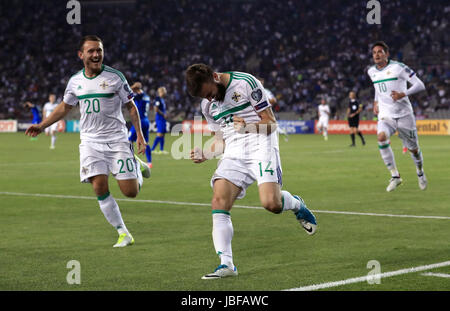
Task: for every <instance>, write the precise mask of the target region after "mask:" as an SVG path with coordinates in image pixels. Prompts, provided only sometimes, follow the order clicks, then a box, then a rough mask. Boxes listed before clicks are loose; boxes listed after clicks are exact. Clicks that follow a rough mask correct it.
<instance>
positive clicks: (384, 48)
mask: <svg viewBox="0 0 450 311" xmlns="http://www.w3.org/2000/svg"><path fill="white" fill-rule="evenodd" d="M376 46H381V47H382V48H383V50H384V52H386V53H387V52H389V47H388V45H387V44H386V42H384V41H377V42H375V43H374V44H372V50H373V48H374V47H376Z"/></svg>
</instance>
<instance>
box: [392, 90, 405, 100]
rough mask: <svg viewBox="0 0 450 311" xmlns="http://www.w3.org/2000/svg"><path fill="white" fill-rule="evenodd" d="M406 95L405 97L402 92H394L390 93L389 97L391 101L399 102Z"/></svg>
mask: <svg viewBox="0 0 450 311" xmlns="http://www.w3.org/2000/svg"><path fill="white" fill-rule="evenodd" d="M405 96H406V95H405V93H403V92H400V93H399V92H396V91H392V92H391V97H392V99H393V100H394V101H397V100H399V99H402V98H403V97H405Z"/></svg>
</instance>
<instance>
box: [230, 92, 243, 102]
mask: <svg viewBox="0 0 450 311" xmlns="http://www.w3.org/2000/svg"><path fill="white" fill-rule="evenodd" d="M239 98H241V94H239V93H237V92H234V94H233V96H232V97H231V99H232V100H234V101H235V102H238V101H239Z"/></svg>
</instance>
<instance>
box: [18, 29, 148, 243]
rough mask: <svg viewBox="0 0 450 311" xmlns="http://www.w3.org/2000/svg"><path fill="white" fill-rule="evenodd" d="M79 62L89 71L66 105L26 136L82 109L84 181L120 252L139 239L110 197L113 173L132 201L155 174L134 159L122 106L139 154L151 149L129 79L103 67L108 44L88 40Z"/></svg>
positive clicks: (80, 75) (70, 87) (76, 81)
mask: <svg viewBox="0 0 450 311" xmlns="http://www.w3.org/2000/svg"><path fill="white" fill-rule="evenodd" d="M78 57H79V58H80V59H81V60H82V61H83V64H84V68H83V69H82V70H80V71H79V72H77V73H76V74H75V75H73V76H72V77H71V78H70V79H69V82H68V83H67V87H66V91H65V93H64V98H63V100H62V102H61V103H60V104H59V105H58V106H57V107H56V108H55V110H53V112H52V114H50V116H48V117H47V118H46V119H45V120H44V121H42V122H41V123H39V124H37V125H32V126H30V127H29V128H28V129H27V130H26V132H25V134H26V135H29V136H33V137H34V136H36V135H39V134H40V133H42V131H44V129H45V128H47V127H49V126H50V125H52V124H53V123H55V122H57V121H58V120H61V119H62V118H64V116H66V115H67V114H68V113H69V111H70V110H71V109H72V108H73V107H74V106H75V105H77V103H78V102H79V103H80V113H81V119H80V139H81V144H80V180H81V182H86V183H91V184H92V187H93V190H94V192H95V194H96V195H97V199H98V204H99V205H100V209H101V211H102V212H103V214H104V216H105V218H106V219H107V221H108V222H109V223H110V224H111V225H112V226H113V227H114V228H115V229H116V230H117V232H118V234H119V238H118V240H117V243H116V244H115V245H114V247H124V246H127V245H131V244H133V243H134V239H133V237H132V235H131V234H130V232H129V231H128V229H127V227H126V226H125V223H124V221H123V219H122V215H121V213H120V210H119V206H118V204H117V202H116V200H114V198H113V196H112V195H111V194H110V192H109V186H108V176H109V174H110V173H111V174H112V175H113V176H114V177H115V179H116V180H117V182H118V185H119V188H120V190H121V192H122V193H123V194H124V195H125V196H127V197H132V198H134V197H136V196H137V194H138V193H139V190H140V188H141V186H142V175H144V177H149V176H150V168H149V167H148V166H147V165H145V163H144V162H142V161H141V160H139V158H138V157H135V156H134V152H133V145H132V143H130V142H129V141H128V135H127V132H128V131H127V127H126V123H125V120H124V118H123V115H122V106H125V107H127V108H128V111H129V113H130V117H131V122H132V123H133V125H134V127H135V128H136V132H137V139H136V145H137V147H138V152H139V153H144V152H145V146H146V143H145V140H144V137H143V135H142V131H141V122H140V120H139V113H138V111H137V108H136V106H135V104H134V102H133V93H132V91H131V89H130V87H129V85H128V82H127V80H126V79H125V77H124V76H123V74H122V73H121V72H120V71H117V70H115V69H113V68H111V67H108V66H105V65H103V64H102V63H103V42H102V40H101V39H100V38H99V37H97V36H92V35H89V36H85V37H83V38H82V40H81V41H80V44H79V51H78ZM136 160H139V161H140V162H139V163H138V162H137V161H136ZM140 164H141V169H142V172H141V169H139V166H140Z"/></svg>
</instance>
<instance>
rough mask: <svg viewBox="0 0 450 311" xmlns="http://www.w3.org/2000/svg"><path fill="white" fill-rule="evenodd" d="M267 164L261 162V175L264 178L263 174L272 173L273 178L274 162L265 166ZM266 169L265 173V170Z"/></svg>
mask: <svg viewBox="0 0 450 311" xmlns="http://www.w3.org/2000/svg"><path fill="white" fill-rule="evenodd" d="M265 164H266V163H265V162H264V163H263V162H259V163H258V165H259V174H260V176H261V177H262V176H263V173H270V175H272V176H273V169H272V168H271V167H270V165H271V164H272V161H269V162H267V165H265ZM264 167H265V169H264V171H263V168H264Z"/></svg>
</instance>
